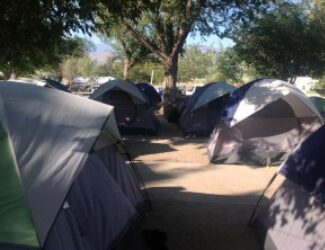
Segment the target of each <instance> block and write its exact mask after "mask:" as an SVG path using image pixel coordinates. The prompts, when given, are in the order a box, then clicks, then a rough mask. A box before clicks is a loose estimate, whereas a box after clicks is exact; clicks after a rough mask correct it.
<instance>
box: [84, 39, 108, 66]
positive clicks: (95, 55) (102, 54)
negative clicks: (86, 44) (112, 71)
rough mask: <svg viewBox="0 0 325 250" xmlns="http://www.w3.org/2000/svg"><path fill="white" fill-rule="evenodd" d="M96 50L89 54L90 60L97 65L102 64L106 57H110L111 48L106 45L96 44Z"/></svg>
mask: <svg viewBox="0 0 325 250" xmlns="http://www.w3.org/2000/svg"><path fill="white" fill-rule="evenodd" d="M95 46H96V49H95V51H92V52H90V53H89V57H90V59H91V60H93V61H96V62H97V63H99V64H104V63H105V62H106V60H107V58H108V57H110V56H112V48H111V47H110V46H108V45H107V44H103V43H97V44H95Z"/></svg>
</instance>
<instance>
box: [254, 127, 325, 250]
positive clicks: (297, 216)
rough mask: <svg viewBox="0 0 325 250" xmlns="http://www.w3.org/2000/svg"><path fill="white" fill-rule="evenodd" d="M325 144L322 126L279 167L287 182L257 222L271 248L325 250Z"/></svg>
mask: <svg viewBox="0 0 325 250" xmlns="http://www.w3.org/2000/svg"><path fill="white" fill-rule="evenodd" d="M324 144H325V126H322V127H321V128H319V129H318V130H317V131H316V132H314V133H313V134H312V135H311V136H309V137H308V138H307V139H306V140H305V141H304V142H303V143H302V144H301V145H300V146H299V147H298V148H297V149H296V150H295V152H294V153H292V154H291V155H290V157H289V158H288V159H287V160H286V161H285V162H284V163H283V165H282V166H281V167H280V168H279V170H278V171H279V173H280V174H282V175H284V176H285V178H286V180H285V181H284V183H283V184H282V185H281V186H280V187H279V188H278V190H277V191H276V193H275V194H274V195H273V197H272V199H271V200H270V202H269V204H268V206H267V207H266V208H265V209H263V210H262V212H261V213H260V214H259V216H258V218H257V220H256V222H255V226H257V228H258V231H259V233H260V235H261V236H262V242H263V244H264V245H265V246H268V249H298V250H299V249H324V247H325V240H324V237H323V235H324V230H325V216H324V215H325V214H324V211H325V185H324V180H325V171H324V163H325V160H324V158H325V157H324V156H323V146H324Z"/></svg>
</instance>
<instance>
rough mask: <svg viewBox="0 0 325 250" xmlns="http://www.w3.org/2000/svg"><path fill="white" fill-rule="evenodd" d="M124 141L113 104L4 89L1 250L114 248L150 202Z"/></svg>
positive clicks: (26, 88)
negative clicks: (131, 165) (128, 161)
mask: <svg viewBox="0 0 325 250" xmlns="http://www.w3.org/2000/svg"><path fill="white" fill-rule="evenodd" d="M119 141H120V135H119V131H118V129H117V126H116V121H115V116H114V112H113V108H112V107H110V106H108V105H103V104H100V103H98V102H94V101H91V100H87V99H85V98H81V97H78V96H74V95H71V94H68V93H65V92H63V91H53V90H50V89H48V88H39V87H37V86H33V85H28V84H21V83H15V82H6V81H2V82H0V155H1V157H0V169H1V174H0V249H3V250H13V249H24V250H27V249H28V250H29V249H45V250H50V249H51V250H52V249H53V250H54V249H55V250H56V249H69V250H90V249H92V250H93V249H96V250H104V249H105V250H106V249H112V247H113V246H114V244H116V243H117V241H118V239H120V238H121V236H123V234H124V233H125V231H126V230H127V229H128V227H129V226H130V225H131V224H132V223H133V222H134V219H135V218H137V217H138V216H139V215H140V213H139V211H140V210H138V208H140V206H141V204H144V202H145V198H144V196H143V193H142V191H141V189H140V188H139V186H138V183H137V180H136V179H135V177H134V173H133V172H131V171H130V169H129V168H128V167H127V166H126V163H125V160H124V159H123V157H122V155H121V154H120V153H119V151H120V152H121V153H123V152H122V147H120V146H119V147H117V145H120V144H117V143H118V142H119ZM118 149H119V151H118Z"/></svg>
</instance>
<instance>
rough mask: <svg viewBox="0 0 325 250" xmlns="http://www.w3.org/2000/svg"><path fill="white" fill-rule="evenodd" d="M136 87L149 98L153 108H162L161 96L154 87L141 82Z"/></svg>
mask: <svg viewBox="0 0 325 250" xmlns="http://www.w3.org/2000/svg"><path fill="white" fill-rule="evenodd" d="M135 86H136V87H137V88H138V89H139V90H140V91H141V92H142V93H143V94H144V95H145V96H146V97H147V99H148V102H149V103H150V105H151V107H153V108H159V107H160V106H159V104H160V103H161V102H162V99H161V96H160V95H159V93H158V92H157V90H156V89H155V88H154V87H153V86H152V85H150V84H149V83H145V82H139V83H137V84H136V85H135Z"/></svg>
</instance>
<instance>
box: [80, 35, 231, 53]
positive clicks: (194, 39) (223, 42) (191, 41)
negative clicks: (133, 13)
mask: <svg viewBox="0 0 325 250" xmlns="http://www.w3.org/2000/svg"><path fill="white" fill-rule="evenodd" d="M77 35H78V36H80V37H84V38H87V39H89V40H91V41H92V42H93V43H94V44H95V46H96V51H97V52H106V51H112V49H111V48H110V47H109V46H108V45H106V44H105V43H103V42H102V41H101V39H100V38H99V37H98V36H96V35H95V34H94V35H92V36H91V37H90V36H88V35H84V34H81V33H78V34H77ZM186 44H187V45H197V44H199V45H202V46H213V47H214V48H217V49H218V48H220V46H222V47H224V48H226V47H231V46H233V45H234V43H233V41H231V40H230V39H227V38H226V39H220V38H219V37H217V36H216V35H211V36H209V37H206V38H203V37H201V36H199V35H195V36H191V35H190V36H188V37H187V40H186Z"/></svg>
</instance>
